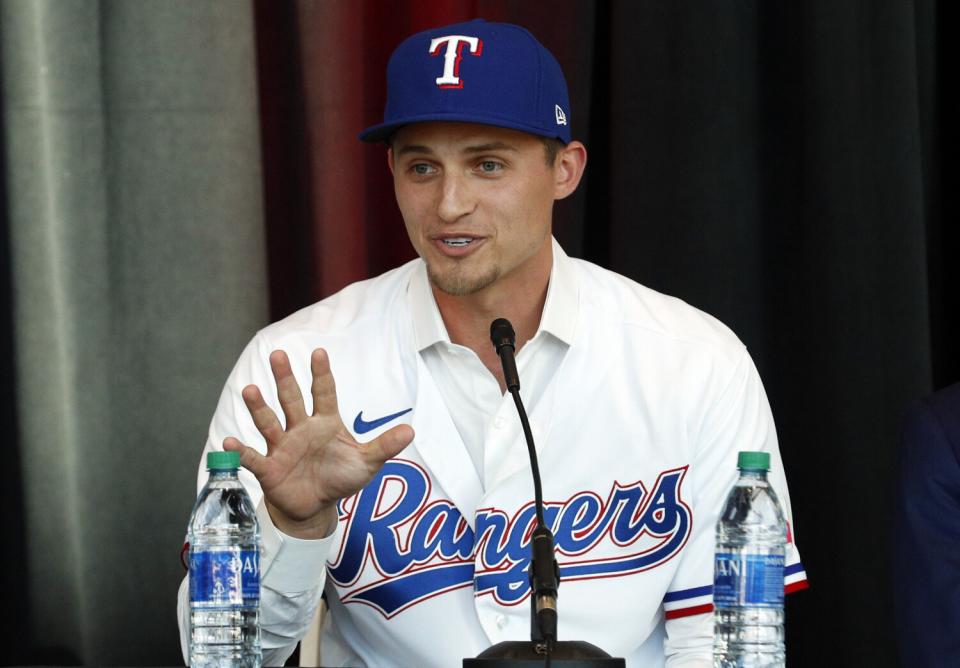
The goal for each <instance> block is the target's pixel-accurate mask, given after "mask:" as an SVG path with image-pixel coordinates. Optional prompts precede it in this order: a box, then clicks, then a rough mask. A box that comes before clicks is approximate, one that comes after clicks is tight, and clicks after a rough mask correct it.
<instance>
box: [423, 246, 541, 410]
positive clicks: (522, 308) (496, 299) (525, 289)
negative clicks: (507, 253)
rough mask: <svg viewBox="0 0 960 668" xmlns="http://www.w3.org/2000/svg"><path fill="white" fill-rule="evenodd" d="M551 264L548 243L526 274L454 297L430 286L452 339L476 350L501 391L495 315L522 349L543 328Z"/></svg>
mask: <svg viewBox="0 0 960 668" xmlns="http://www.w3.org/2000/svg"><path fill="white" fill-rule="evenodd" d="M552 266H553V251H552V248H551V247H550V245H548V246H547V250H546V252H545V254H544V259H543V260H542V261H540V262H536V263H533V265H532V266H531V267H530V269H529V270H528V271H525V272H522V273H523V275H516V276H504V277H501V278H500V279H498V280H497V281H496V282H495V283H494V284H493V285H490V286H489V287H487V288H484V289H483V290H480V291H478V292H476V293H473V294H470V295H464V296H460V297H455V296H452V295H448V294H447V293H445V292H441V291H440V290H438V289H437V287H436V286H431V288H432V290H433V296H434V298H435V299H436V301H437V307H438V308H439V309H440V316H441V317H442V318H443V324H444V326H446V328H447V334H449V336H450V340H451V341H452V342H453V343H456V344H458V345H462V346H466V347H467V348H470V349H471V350H472V351H473V352H475V353H476V354H477V356H478V357H479V358H480V361H482V362H483V364H484V366H486V367H487V369H488V370H489V371H490V373H492V374H493V375H494V377H495V378H496V379H497V381H498V382H499V383H500V390H501V391H505V390H506V384H505V383H504V380H503V369H502V367H501V364H500V358H499V357H498V356H497V353H496V351H495V350H494V349H493V345H492V344H491V343H490V323H491V322H493V321H494V320H495V319H496V318H506V319H507V320H509V321H510V323H511V324H512V325H513V329H514V331H515V332H516V335H517V342H516V350H517V351H518V352H519V351H520V348H521V347H522V346H523V345H524V344H525V343H526V342H527V341H529V340H530V339H532V338H533V337H534V335H535V334H536V333H537V329H538V328H539V327H540V318H541V317H542V316H543V306H544V304H545V303H546V300H547V286H548V284H549V282H550V270H551V268H552ZM518 273H519V272H518Z"/></svg>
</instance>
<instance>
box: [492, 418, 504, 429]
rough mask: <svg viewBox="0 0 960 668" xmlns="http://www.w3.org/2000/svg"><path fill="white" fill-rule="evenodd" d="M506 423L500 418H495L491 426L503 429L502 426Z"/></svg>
mask: <svg viewBox="0 0 960 668" xmlns="http://www.w3.org/2000/svg"><path fill="white" fill-rule="evenodd" d="M505 422H506V420H504V419H503V418H502V417H497V418H495V419H494V421H493V426H494V427H496V428H497V429H503V424H504V423H505Z"/></svg>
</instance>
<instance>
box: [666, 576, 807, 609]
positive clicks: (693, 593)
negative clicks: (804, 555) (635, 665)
mask: <svg viewBox="0 0 960 668" xmlns="http://www.w3.org/2000/svg"><path fill="white" fill-rule="evenodd" d="M809 586H810V584H809V583H808V582H807V574H806V571H804V569H803V564H801V563H799V562H798V563H796V564H791V565H790V566H787V567H786V568H784V569H783V593H785V594H791V593H793V592H795V591H800V590H802V589H807V588H808V587H809ZM663 611H664V615H665V616H666V618H667V619H679V618H681V617H690V616H691V615H702V614H706V613H708V612H713V586H712V585H706V586H703V587H692V588H690V589H680V590H677V591H671V592H667V593H666V595H665V596H664V597H663Z"/></svg>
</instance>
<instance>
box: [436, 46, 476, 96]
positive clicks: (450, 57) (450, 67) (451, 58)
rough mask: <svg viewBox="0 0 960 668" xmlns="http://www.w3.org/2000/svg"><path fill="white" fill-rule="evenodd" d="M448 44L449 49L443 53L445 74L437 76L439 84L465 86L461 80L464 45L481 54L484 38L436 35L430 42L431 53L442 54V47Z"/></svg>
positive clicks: (472, 52) (445, 86) (441, 86)
mask: <svg viewBox="0 0 960 668" xmlns="http://www.w3.org/2000/svg"><path fill="white" fill-rule="evenodd" d="M443 44H446V45H447V50H446V52H445V53H444V54H443V76H442V77H437V85H438V86H440V88H463V81H461V80H460V60H461V59H462V58H463V54H462V51H463V45H464V44H466V45H468V46H469V47H470V53H471V54H473V55H474V56H479V55H480V54H481V53H483V40H481V39H480V38H479V37H466V36H464V35H447V36H446V37H436V38H434V39H433V40H432V41H431V42H430V49H429V51H430V55H431V56H436V55H439V54H440V47H441V46H442V45H443Z"/></svg>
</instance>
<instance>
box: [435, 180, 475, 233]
mask: <svg viewBox="0 0 960 668" xmlns="http://www.w3.org/2000/svg"><path fill="white" fill-rule="evenodd" d="M441 188H442V191H441V193H440V205H439V206H438V207H437V214H438V215H439V216H440V218H441V219H442V220H443V221H444V222H447V223H453V222H455V221H457V220H459V219H460V218H462V217H464V216H466V215H467V214H469V213H471V212H472V211H473V210H474V208H475V207H476V201H475V199H474V197H473V193H472V190H471V188H470V186H469V185H468V184H467V183H466V182H465V180H464V177H463V176H462V175H460V174H455V173H450V172H447V173H445V174H444V176H443V183H442V185H441Z"/></svg>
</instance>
